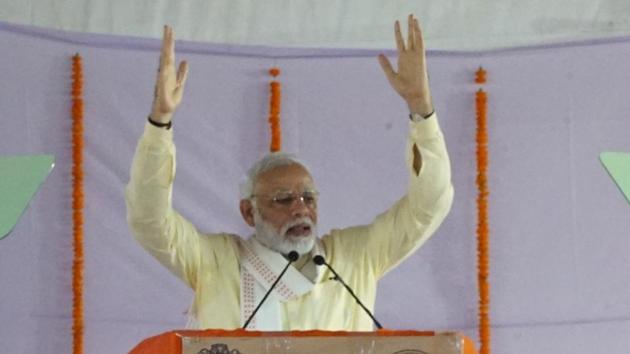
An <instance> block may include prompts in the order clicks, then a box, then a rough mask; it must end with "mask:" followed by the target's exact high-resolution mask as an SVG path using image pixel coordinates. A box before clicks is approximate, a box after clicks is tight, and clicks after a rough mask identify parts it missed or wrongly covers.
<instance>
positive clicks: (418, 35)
mask: <svg viewBox="0 0 630 354" xmlns="http://www.w3.org/2000/svg"><path fill="white" fill-rule="evenodd" d="M413 22H414V26H413V30H414V32H415V39H416V40H415V48H416V49H417V50H420V51H423V52H424V38H422V29H421V28H420V23H419V22H418V19H415V20H414V21H413Z"/></svg>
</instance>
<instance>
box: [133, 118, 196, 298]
mask: <svg viewBox="0 0 630 354" xmlns="http://www.w3.org/2000/svg"><path fill="white" fill-rule="evenodd" d="M174 178H175V146H174V144H173V133H172V130H165V129H161V128H156V127H154V126H152V125H150V124H148V123H147V124H146V126H145V129H144V134H143V135H142V137H141V138H140V141H139V142H138V145H137V148H136V152H135V155H134V159H133V163H132V166H131V176H130V181H129V184H128V185H127V188H126V193H125V199H126V202H127V221H128V223H129V226H130V228H131V230H132V232H133V234H134V237H135V238H136V240H137V241H138V242H139V243H140V244H141V245H142V247H144V248H145V249H146V250H147V251H148V252H149V253H151V254H152V255H153V256H154V257H155V258H157V260H158V261H160V263H162V264H163V265H164V266H165V267H167V268H168V269H169V270H170V271H171V272H173V273H174V274H175V275H177V276H178V277H180V278H181V279H183V280H184V281H185V282H186V283H187V284H188V285H189V286H190V287H192V288H194V287H195V279H197V274H196V272H197V269H198V268H199V264H200V254H199V250H200V247H199V246H200V245H199V242H200V235H199V233H198V231H197V230H196V229H195V227H194V226H193V225H192V224H191V223H190V222H188V221H187V220H186V219H185V218H183V217H182V216H181V215H180V214H178V213H177V212H176V211H175V210H173V207H172V200H171V199H172V188H173V181H174Z"/></svg>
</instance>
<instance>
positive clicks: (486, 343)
mask: <svg viewBox="0 0 630 354" xmlns="http://www.w3.org/2000/svg"><path fill="white" fill-rule="evenodd" d="M475 82H476V83H485V82H486V71H485V70H483V68H481V67H480V68H479V70H478V71H477V73H476V79H475ZM475 101H476V107H477V136H476V141H477V151H476V153H477V188H478V190H479V192H478V195H477V217H478V224H477V261H478V264H477V267H478V269H477V281H478V286H479V340H480V343H481V346H480V350H479V353H480V354H490V283H489V281H488V277H489V273H490V261H489V256H490V252H489V236H490V227H489V222H488V195H489V192H488V176H487V170H488V126H487V102H488V97H487V95H486V92H485V91H484V90H483V89H479V90H478V91H477V94H476V100H475Z"/></svg>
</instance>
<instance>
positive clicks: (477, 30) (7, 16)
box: [0, 0, 630, 51]
mask: <svg viewBox="0 0 630 354" xmlns="http://www.w3.org/2000/svg"><path fill="white" fill-rule="evenodd" d="M409 13H414V14H416V15H417V16H418V17H419V18H420V21H421V24H422V26H423V29H424V35H425V38H426V42H427V47H428V48H429V49H433V50H457V51H460V50H466V51H469V50H488V49H497V48H507V47H517V46H530V45H542V44H550V43H563V42H573V41H583V40H591V39H602V38H615V37H621V36H630V0H530V1H518V0H473V1H471V0H468V1H465V0H417V1H409V0H387V1H384V0H325V1H314V0H311V1H308V0H265V1H247V0H183V1H173V0H171V1H169V0H134V1H124V0H90V1H85V0H21V1H15V0H0V21H4V22H9V23H15V24H24V25H34V26H39V27H48V28H55V29H63V30H70V31H80V32H92V33H109V34H117V35H128V36H140V37H159V36H160V35H161V27H162V25H163V24H165V23H169V24H171V25H173V26H174V28H175V31H176V35H177V38H179V39H187V40H193V41H202V42H214V43H231V44H251V45H269V46H283V47H286V46H306V47H339V48H358V47H360V48H389V47H393V42H392V28H393V26H392V24H393V22H394V20H395V19H401V20H403V19H405V17H406V15H408V14H409Z"/></svg>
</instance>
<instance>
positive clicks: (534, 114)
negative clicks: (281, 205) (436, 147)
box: [0, 24, 630, 354]
mask: <svg viewBox="0 0 630 354" xmlns="http://www.w3.org/2000/svg"><path fill="white" fill-rule="evenodd" d="M175 30H177V29H175ZM0 46H1V47H2V48H3V51H2V53H3V55H2V56H0V65H1V68H2V80H1V81H0V82H1V84H0V117H1V119H0V154H3V155H11V154H30V153H52V154H54V155H55V156H56V158H57V165H56V168H55V170H54V171H53V173H52V175H51V176H50V178H49V179H48V181H47V182H46V183H45V185H44V186H43V187H42V189H41V190H40V191H39V193H38V194H37V195H36V197H35V199H34V200H33V202H32V203H31V206H30V209H29V210H28V211H27V212H26V214H25V216H24V217H23V218H22V220H21V221H20V222H19V224H18V225H17V227H16V229H15V230H14V232H13V233H12V234H11V235H10V236H8V237H7V238H5V239H3V240H1V241H0V289H2V290H1V291H0V352H3V353H5V352H6V353H31V352H50V353H67V352H70V350H71V343H72V338H71V326H72V319H71V299H72V296H71V266H72V244H71V239H72V237H71V235H72V233H71V203H70V202H71V200H70V198H71V179H70V177H71V175H70V167H71V160H70V158H71V145H70V127H71V120H70V106H71V102H70V93H69V89H70V84H71V79H70V74H71V71H70V68H71V66H70V57H71V56H72V55H73V54H74V53H77V52H78V53H80V54H81V55H82V57H83V62H84V77H85V85H84V92H85V95H84V98H85V122H84V124H85V128H86V130H85V143H86V144H85V189H86V202H85V204H86V209H85V222H86V224H85V352H87V353H119V352H125V351H127V350H129V349H130V348H131V347H132V346H133V345H135V344H136V343H137V342H139V341H140V340H142V339H143V338H145V337H148V336H151V335H154V334H157V333H160V332H163V331H166V330H169V329H173V328H182V327H184V325H185V322H186V315H185V311H186V309H187V308H188V306H189V304H190V301H191V295H192V293H191V291H190V290H189V289H188V288H186V286H184V285H183V284H182V283H181V282H180V281H179V280H178V279H176V278H175V277H174V276H172V275H171V274H170V273H168V272H167V271H166V270H165V269H163V268H162V267H161V266H160V265H159V264H158V263H157V262H156V261H155V260H153V259H152V258H151V257H150V256H149V255H148V254H147V253H145V252H144V251H143V250H142V249H141V248H140V246H139V245H138V244H137V243H136V242H135V241H134V240H133V238H132V236H131V234H130V232H129V229H128V227H127V224H126V220H125V204H124V198H123V190H124V187H125V184H126V183H127V181H128V179H129V166H130V163H131V158H132V154H133V151H134V147H135V144H136V141H137V139H138V137H139V136H140V134H141V132H142V129H143V126H144V124H145V121H146V117H147V114H148V113H149V109H150V105H151V100H152V96H153V85H154V79H155V76H156V67H157V60H158V49H159V42H158V41H156V40H144V39H138V38H124V37H107V36H90V35H78V34H72V33H62V32H50V31H44V30H38V29H33V28H26V27H17V26H12V25H7V24H0ZM386 53H387V54H389V55H393V52H392V51H387V52H386ZM377 54H378V52H377V51H371V50H370V51H361V50H352V51H340V50H332V49H331V50H328V49H312V50H308V49H305V50H288V49H282V48H258V47H234V46H220V45H207V44H200V43H177V58H178V59H186V60H188V61H189V63H190V75H189V80H188V83H187V87H186V93H185V97H184V101H183V104H182V106H181V108H180V109H179V110H178V112H177V114H176V116H175V121H174V124H175V127H174V129H175V141H176V144H177V148H178V173H177V178H176V182H175V190H174V205H175V207H176V208H177V209H178V210H179V211H180V212H181V213H183V214H184V215H185V216H187V217H188V218H189V219H190V220H192V221H193V222H194V223H195V224H196V225H197V226H198V227H199V228H200V229H201V230H205V231H208V232H214V231H232V232H238V233H240V234H242V235H248V234H249V233H250V232H251V230H250V229H248V228H247V227H246V226H245V225H244V223H243V221H242V220H241V218H240V216H239V212H238V188H237V181H238V180H239V179H240V178H241V177H242V176H243V174H244V172H245V170H246V169H247V167H248V166H249V165H250V164H251V163H252V162H253V161H255V160H256V159H257V158H259V157H260V156H261V155H262V154H263V153H265V152H266V150H267V149H268V142H269V134H268V126H267V122H266V117H267V112H268V80H269V77H268V75H267V70H268V69H269V68H270V67H273V66H278V67H279V68H280V69H281V70H282V75H281V76H280V80H281V82H282V85H283V90H282V114H281V115H282V129H283V142H284V143H283V147H284V150H286V151H291V152H295V153H297V154H299V155H301V156H302V157H303V158H304V160H306V161H307V162H308V163H309V164H310V166H311V168H312V171H313V174H314V177H315V180H316V182H317V184H318V187H319V189H320V191H321V196H322V197H321V206H320V220H321V231H327V230H329V229H331V228H339V227H345V226H350V225H355V224H362V223H368V222H370V221H371V220H372V218H373V217H374V216H375V215H376V214H377V213H379V212H381V211H383V210H385V209H386V208H387V207H388V206H389V205H391V204H392V203H393V202H394V201H395V200H396V199H397V198H399V197H400V196H401V195H402V194H403V193H404V191H405V186H406V169H405V166H404V147H405V135H406V134H407V125H408V120H407V113H408V112H407V111H406V107H405V104H404V103H403V101H402V100H401V99H400V98H399V97H398V96H397V95H396V94H395V93H394V92H393V91H392V90H391V89H390V88H389V85H388V83H387V82H386V79H385V77H384V75H383V74H382V72H381V69H380V67H379V65H378V62H377V60H376V55H377ZM428 64H429V72H430V78H431V84H432V89H433V97H434V100H435V107H436V108H437V111H438V114H439V119H440V124H441V126H442V129H443V131H444V134H445V136H446V141H447V144H448V147H449V152H450V156H451V161H452V170H453V183H454V186H455V201H454V204H453V207H452V210H451V212H450V214H449V216H448V217H447V219H446V220H445V222H444V224H443V225H442V227H441V228H440V229H439V230H438V232H437V233H436V234H435V235H434V236H433V238H432V239H431V240H430V241H429V242H428V243H427V244H426V245H425V246H424V247H423V248H421V249H420V250H419V252H417V253H416V254H415V255H413V256H412V257H411V258H410V259H408V260H407V261H406V262H404V263H403V264H402V265H401V266H400V267H399V268H397V269H396V270H394V271H392V272H391V273H389V274H388V275H387V276H386V277H385V278H384V279H383V280H382V281H381V283H380V286H379V296H378V300H377V305H376V316H377V317H378V318H379V319H380V321H381V322H382V323H383V324H384V325H385V326H386V327H388V328H396V329H402V328H408V329H436V330H447V329H448V330H451V329H452V330H463V331H464V333H466V334H468V335H469V336H471V337H473V338H476V336H477V335H476V325H477V293H476V281H475V277H476V261H475V255H476V252H475V224H476V207H475V196H476V187H475V173H476V172H475V143H474V130H475V126H474V122H475V119H474V113H475V112H474V107H475V105H474V92H475V90H476V89H477V86H476V85H475V84H474V83H473V78H474V72H475V70H476V69H477V68H478V66H479V65H483V66H484V67H485V68H486V69H487V70H488V73H489V74H488V76H489V82H488V84H486V85H485V88H486V90H487V91H488V92H489V122H490V124H489V134H490V168H489V175H490V180H489V183H490V191H491V195H490V224H491V262H492V263H491V266H492V268H491V277H490V280H491V285H492V293H491V295H492V300H491V304H492V321H493V322H492V323H493V325H494V327H493V348H494V351H495V352H497V353H510V354H519V353H578V354H581V353H583V354H586V353H589V354H590V353H593V352H610V353H620V352H625V351H627V350H628V346H630V301H629V300H628V299H630V272H628V264H630V239H629V238H628V236H629V231H628V230H630V216H629V215H630V206H629V205H628V203H627V202H626V201H625V199H624V198H623V196H622V195H621V194H620V193H619V191H618V190H617V188H616V187H615V185H614V184H613V183H612V181H611V179H610V178H609V177H608V175H607V174H606V172H605V171H604V169H602V168H601V166H600V163H599V161H598V154H599V153H600V152H601V151H604V150H618V151H630V139H629V138H628V134H629V133H630V84H629V83H630V40H619V41H615V42H607V43H603V42H599V43H581V44H573V45H567V46H561V47H553V48H529V49H520V50H512V51H502V52H487V53H444V52H431V53H429V55H428Z"/></svg>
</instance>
